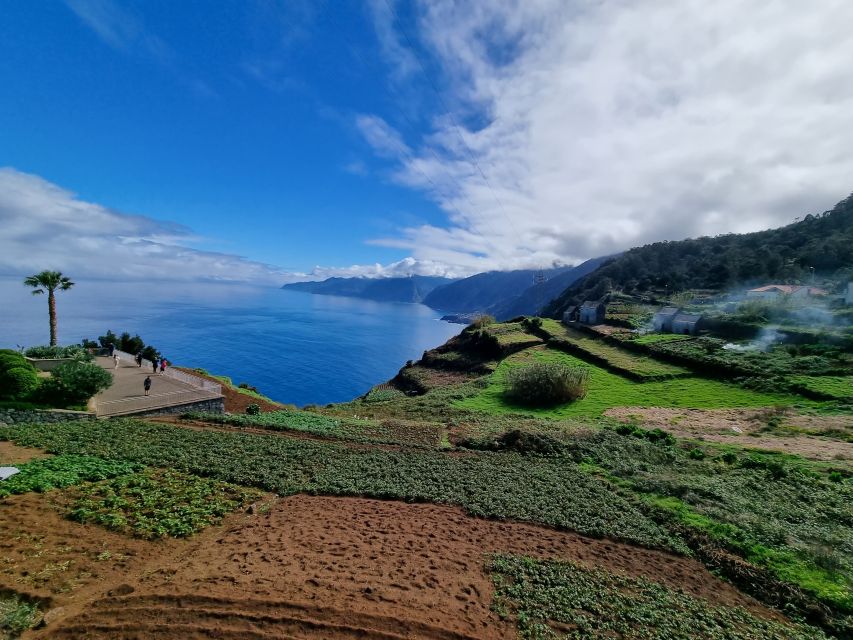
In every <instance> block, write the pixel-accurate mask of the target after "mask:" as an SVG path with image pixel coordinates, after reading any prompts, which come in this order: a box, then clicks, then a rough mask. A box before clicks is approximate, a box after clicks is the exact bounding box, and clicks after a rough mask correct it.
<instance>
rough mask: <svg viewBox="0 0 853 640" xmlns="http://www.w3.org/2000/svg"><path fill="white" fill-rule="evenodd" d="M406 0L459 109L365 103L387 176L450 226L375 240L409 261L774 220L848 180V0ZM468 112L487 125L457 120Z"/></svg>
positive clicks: (517, 258) (613, 247)
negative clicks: (426, 114)
mask: <svg viewBox="0 0 853 640" xmlns="http://www.w3.org/2000/svg"><path fill="white" fill-rule="evenodd" d="M418 13H419V16H420V18H419V21H418V23H417V28H418V41H419V42H421V43H425V45H426V46H427V48H428V52H429V54H430V55H432V56H434V58H435V61H436V62H437V63H438V64H439V65H440V66H441V68H443V69H444V73H445V76H444V77H443V78H441V82H440V83H439V86H442V87H444V86H449V87H450V89H449V91H448V93H447V94H446V95H444V96H442V99H443V100H444V102H446V103H447V104H449V105H451V109H452V110H453V111H454V114H455V117H453V118H449V117H447V115H446V114H443V113H438V114H435V118H434V120H433V128H432V130H431V132H430V133H429V135H427V136H425V137H424V138H423V139H422V140H421V142H420V143H419V144H414V143H412V141H411V137H410V141H409V144H405V143H404V142H403V139H402V136H401V135H400V134H399V133H397V132H395V131H394V130H393V129H392V128H391V127H390V126H389V125H388V124H387V123H386V122H385V121H384V120H381V119H380V118H378V117H374V118H370V117H369V116H362V117H360V118H359V119H358V121H357V125H358V128H359V130H360V131H361V132H362V133H363V134H364V136H365V138H366V140H367V141H368V142H369V143H370V144H371V145H372V146H373V147H374V149H375V150H376V152H377V154H378V155H380V156H382V157H389V156H391V155H394V156H396V164H397V173H396V178H397V180H398V181H399V182H400V183H402V184H405V185H408V186H411V187H414V188H418V189H423V190H425V191H427V192H428V193H429V194H430V197H432V198H434V199H435V200H436V201H437V202H438V203H439V204H440V206H442V208H444V209H445V211H446V212H447V213H448V217H449V220H450V226H449V228H447V229H441V228H437V227H434V226H420V227H413V228H406V229H403V230H401V232H400V234H399V236H397V237H392V238H385V239H382V240H379V241H378V242H380V243H382V244H386V245H389V246H394V247H405V248H410V249H411V251H412V254H413V256H414V258H415V259H416V260H417V261H426V262H430V261H435V262H442V263H446V264H451V265H457V266H458V267H459V268H462V269H466V270H469V269H470V270H482V269H489V268H498V267H501V268H510V267H520V266H530V265H532V264H536V263H541V264H547V263H550V262H552V261H553V260H561V259H562V260H567V261H576V260H579V259H582V258H588V257H592V256H596V255H602V254H607V253H611V252H614V251H618V250H622V249H626V248H628V247H630V246H634V245H638V244H644V243H647V242H651V241H656V240H661V239H680V238H684V237H688V236H698V235H713V234H718V233H725V232H745V231H752V230H758V229H764V228H768V227H772V226H778V225H781V224H785V223H788V222H790V221H792V220H793V219H794V218H795V217H798V216H802V215H804V214H805V213H809V212H819V211H822V210H824V209H827V208H829V207H831V206H832V205H833V204H835V202H836V201H838V200H840V199H841V198H843V197H844V196H846V195H847V194H848V193H849V192H850V191H851V189H853V155H851V154H850V152H849V150H850V148H851V147H853V127H850V126H849V120H850V114H851V113H853V81H851V76H850V60H853V38H850V36H849V34H850V25H851V24H853V6H851V5H850V3H849V2H848V1H847V0H817V2H816V4H815V3H812V4H809V5H806V4H803V3H802V2H799V1H798V0H775V1H771V0H756V1H755V2H750V3H743V2H738V1H736V0H719V1H718V2H713V3H707V2H703V1H701V0H681V1H678V2H675V1H669V0H654V1H652V2H647V3H628V2H622V1H618V0H605V1H603V2H600V1H593V0H588V1H580V2H573V3H566V2H563V0H529V1H526V2H515V1H510V0H495V2H490V3H487V4H484V3H459V2H454V1H452V0H430V2H426V1H422V2H421V3H420V10H419V12H418ZM388 41H390V36H389V35H388V34H387V33H386V34H385V35H384V36H383V42H386V43H387V42H388ZM383 46H387V44H385V45H383ZM403 64H404V66H405V68H406V73H407V74H409V75H410V76H411V77H412V79H413V80H418V81H419V82H421V83H422V84H423V85H424V87H425V88H426V90H429V85H430V83H429V82H428V80H427V79H426V78H423V77H418V75H420V76H422V75H423V74H422V72H421V71H420V70H418V71H417V73H416V74H414V75H412V74H410V73H409V71H410V69H409V68H408V67H409V64H410V63H409V62H405V61H404V63H403ZM472 114H478V115H479V116H480V118H479V120H480V121H481V122H482V121H485V122H486V124H485V126H481V128H478V129H476V130H474V129H473V128H471V129H468V128H465V127H464V126H461V122H462V121H463V120H473V118H470V119H469V118H468V117H469V116H471V115H472ZM454 121H455V122H457V123H460V127H459V128H457V127H456V126H455V124H454ZM460 138H464V140H465V143H466V144H463V143H462V142H461V140H460ZM466 145H467V148H466ZM469 149H470V151H469ZM472 157H473V161H472ZM481 171H482V173H484V174H485V176H486V178H487V180H484V179H483V176H482V175H481ZM436 187H437V188H436Z"/></svg>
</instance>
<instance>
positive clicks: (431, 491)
mask: <svg viewBox="0 0 853 640" xmlns="http://www.w3.org/2000/svg"><path fill="white" fill-rule="evenodd" d="M5 434H7V437H10V438H11V439H12V440H13V441H15V442H16V443H18V444H20V445H23V446H38V447H42V448H46V449H47V450H49V451H52V452H56V453H64V454H76V455H93V456H102V457H104V458H108V459H120V460H129V461H133V462H137V463H142V464H145V465H149V466H154V467H163V468H172V469H178V470H181V471H184V472H187V473H195V474H197V475H205V476H209V477H212V478H216V479H218V480H223V481H225V482H232V483H236V484H241V485H245V486H255V487H259V488H262V489H266V490H269V491H274V492H276V493H279V494H281V495H290V494H294V493H300V492H306V493H315V494H329V495H354V496H357V495H361V496H367V497H374V498H385V499H387V498H396V499H401V500H407V501H412V502H421V501H428V502H438V503H447V504H456V505H460V506H462V507H464V508H465V509H466V510H467V511H468V512H469V513H471V514H472V515H476V516H482V517H501V518H514V519H517V520H524V521H528V522H539V523H542V524H547V525H551V526H556V527H562V528H567V529H572V530H575V531H579V532H581V533H585V534H588V535H593V536H599V537H600V536H608V537H613V538H617V539H623V540H629V541H633V542H636V543H639V544H642V545H644V546H648V547H657V548H670V549H676V550H682V551H685V550H686V547H684V545H683V544H682V543H680V542H679V541H678V540H677V539H675V538H673V537H671V536H670V535H669V534H667V533H666V532H665V531H664V530H663V529H661V528H660V527H659V526H658V525H656V524H654V523H653V522H652V521H651V520H650V519H649V518H647V517H646V516H644V515H643V514H642V513H641V511H640V510H639V509H638V507H636V506H633V505H632V504H631V503H630V502H629V501H628V500H626V499H625V498H623V497H621V496H619V495H618V494H616V493H614V492H613V491H612V490H611V489H610V488H609V485H608V484H607V483H606V482H604V481H602V480H600V479H598V478H596V477H595V476H593V475H591V474H589V473H586V472H584V471H583V470H581V469H580V468H579V467H578V466H577V465H576V464H574V463H572V462H571V461H567V460H565V459H563V458H545V457H542V458H538V459H537V460H536V464H531V462H530V460H529V459H528V458H527V457H525V456H523V455H520V454H512V453H480V454H476V455H472V456H465V457H451V456H447V455H445V454H442V453H440V452H439V451H399V452H397V451H383V450H365V449H362V448H351V447H347V446H342V445H336V444H332V443H321V442H311V441H306V440H292V439H289V438H281V437H277V436H262V435H255V434H240V433H222V432H209V431H194V430H190V429H182V428H180V427H173V426H169V425H163V424H153V423H145V422H139V421H133V420H121V419H114V420H107V421H98V422H96V423H87V424H85V425H81V424H79V423H75V422H67V423H58V424H56V425H54V426H52V427H51V429H49V430H46V429H43V428H41V427H40V426H38V425H14V426H12V427H10V428H8V429H7V430H6V431H5ZM614 437H616V438H620V439H622V440H628V439H627V438H621V437H620V436H615V434H614ZM632 440H633V439H632ZM833 486H837V485H833Z"/></svg>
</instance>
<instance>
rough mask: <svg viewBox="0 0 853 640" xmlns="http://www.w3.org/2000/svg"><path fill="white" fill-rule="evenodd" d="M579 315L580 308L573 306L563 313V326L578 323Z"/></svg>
mask: <svg viewBox="0 0 853 640" xmlns="http://www.w3.org/2000/svg"><path fill="white" fill-rule="evenodd" d="M578 315H579V312H578V308H577V307H576V306H575V305H572V306H571V307H569V308H567V309H566V310H565V311H563V324H569V323H570V322H577V321H578Z"/></svg>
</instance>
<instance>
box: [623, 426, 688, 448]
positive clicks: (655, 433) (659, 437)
mask: <svg viewBox="0 0 853 640" xmlns="http://www.w3.org/2000/svg"><path fill="white" fill-rule="evenodd" d="M615 430H616V433H618V434H619V435H622V436H633V437H635V438H644V439H646V440H648V441H649V442H654V443H656V444H658V443H659V444H662V445H666V446H671V445H674V444H675V438H674V437H673V436H672V435H671V434H669V433H667V432H666V431H664V430H663V429H643V428H642V427H638V426H637V425H635V424H620V425H618V426H617V427H616V429H615Z"/></svg>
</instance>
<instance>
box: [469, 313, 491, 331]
mask: <svg viewBox="0 0 853 640" xmlns="http://www.w3.org/2000/svg"><path fill="white" fill-rule="evenodd" d="M495 322H497V320H495V317H494V316H489V315H483V316H477V317H476V318H474V319H473V320H472V321H471V324H469V325H468V328H469V329H484V328H486V327H488V326H489V325H490V324H495Z"/></svg>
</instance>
